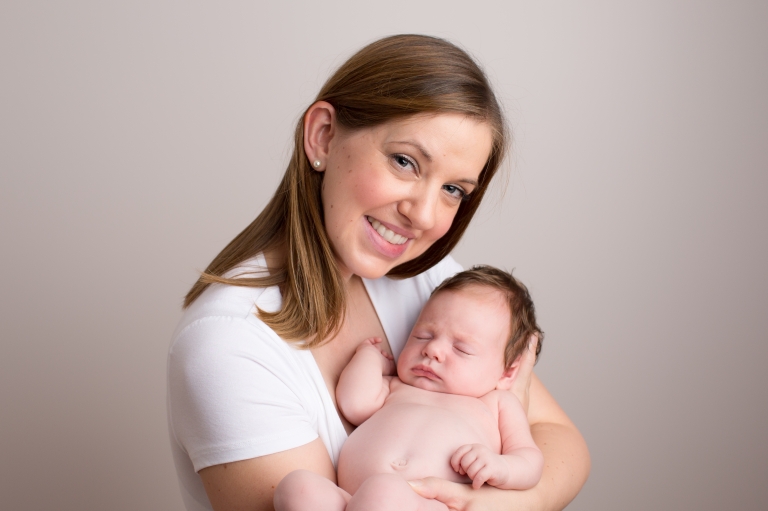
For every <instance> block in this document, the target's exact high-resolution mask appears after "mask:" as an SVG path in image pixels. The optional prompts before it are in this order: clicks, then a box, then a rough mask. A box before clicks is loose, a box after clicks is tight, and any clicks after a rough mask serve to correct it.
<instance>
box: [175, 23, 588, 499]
mask: <svg viewBox="0 0 768 511" xmlns="http://www.w3.org/2000/svg"><path fill="white" fill-rule="evenodd" d="M506 145H507V132H506V128H505V125H504V121H503V117H502V115H501V111H500V108H499V105H498V103H497V101H496V99H495V97H494V95H493V92H492V91H491V89H490V87H489V85H488V83H487V80H486V78H485V76H484V74H483V73H482V71H481V70H480V69H479V68H478V67H477V65H476V64H475V63H474V62H473V61H472V59H471V58H470V57H469V56H468V55H466V53H464V52H463V51H461V50H460V49H458V48H456V47H455V46H453V45H451V44H450V43H447V42H446V41H443V40H441V39H436V38H431V37H425V36H393V37H389V38H385V39H382V40H380V41H377V42H375V43H373V44H371V45H369V46H367V47H365V48H363V49H362V50H361V51H360V52H358V53H357V54H356V55H354V56H353V57H351V58H350V59H349V60H348V61H347V62H346V63H345V64H344V65H343V66H342V67H341V68H340V69H339V70H338V71H336V73H335V74H334V75H333V76H332V77H331V78H330V79H329V80H328V82H327V83H326V84H325V86H324V87H323V89H322V90H321V91H320V93H319V95H318V97H317V100H316V102H315V103H314V104H312V106H310V107H309V108H308V109H307V111H306V112H305V114H304V116H303V117H302V119H301V121H300V122H299V124H298V126H297V129H296V135H295V148H294V152H293V157H292V159H291V161H290V163H289V165H288V169H287V170H286V173H285V176H284V178H283V181H282V183H281V184H280V186H279V188H278V190H277V192H276V193H275V196H274V197H273V198H272V200H271V201H270V203H269V204H268V205H267V207H266V208H265V209H264V211H263V212H262V213H261V214H260V215H259V217H258V218H257V219H256V220H255V221H254V222H253V223H252V224H251V225H250V226H248V227H247V228H246V229H245V230H244V231H243V232H242V233H240V234H239V235H238V236H237V237H236V238H235V239H234V240H233V241H232V242H231V243H230V244H229V245H227V247H225V248H224V250H223V251H222V252H221V253H220V254H219V255H218V256H217V257H216V258H215V259H214V260H213V262H212V263H211V264H210V265H209V267H208V268H207V269H206V272H205V273H204V274H203V275H202V276H201V278H200V280H199V281H198V282H197V283H196V284H195V285H194V286H193V287H192V289H191V290H190V292H189V293H188V295H187V297H186V301H185V307H186V313H185V315H184V317H183V318H182V321H181V323H180V324H179V327H178V329H177V331H176V332H175V333H174V341H173V344H172V346H171V350H170V353H169V362H168V377H169V385H168V389H169V397H168V417H169V428H170V431H171V443H172V449H173V452H174V459H175V462H176V467H177V472H178V474H179V480H180V486H181V490H182V494H183V497H184V501H185V504H186V506H187V509H188V510H210V509H215V510H217V511H232V510H241V509H259V510H261V509H272V494H273V491H274V488H275V486H276V485H277V484H278V482H279V481H280V480H281V479H282V477H283V476H284V475H286V474H287V473H288V472H290V471H292V470H295V469H299V468H304V469H308V470H312V471H314V472H317V473H319V474H321V475H324V476H325V477H327V478H328V479H330V480H332V481H335V471H334V465H335V462H336V458H337V456H338V452H339V449H340V448H341V444H342V443H343V442H344V440H345V439H346V436H347V434H348V433H349V432H350V431H351V427H350V425H349V424H348V423H346V421H344V419H343V418H342V417H340V416H339V415H338V413H337V412H336V409H335V388H336V383H337V381H338V377H339V374H340V373H341V370H342V369H343V368H344V366H345V365H346V364H347V362H348V361H349V360H350V358H351V357H352V354H353V353H354V351H355V348H356V347H357V345H358V344H359V343H360V342H361V341H362V340H363V339H366V338H369V337H380V338H382V339H384V344H385V345H386V347H387V349H388V350H390V351H391V352H392V353H393V354H394V355H395V356H397V355H398V354H399V351H400V349H401V348H402V343H403V342H404V340H405V338H406V336H407V333H408V331H409V330H410V328H411V325H412V324H413V322H414V321H415V319H416V316H417V315H418V312H419V310H420V309H421V306H422V305H423V304H424V302H425V301H426V299H427V297H428V296H429V293H430V292H431V290H432V289H433V288H434V287H436V286H437V284H439V283H440V282H441V281H442V280H443V279H444V278H445V277H447V276H449V275H451V274H453V273H455V272H456V271H458V270H459V266H458V264H456V263H455V261H453V260H452V259H451V258H450V256H448V254H449V253H450V251H451V250H452V249H453V247H454V246H455V245H456V243H457V242H458V241H459V239H460V237H461V235H462V234H463V232H464V230H465V229H466V228H467V226H468V224H469V221H470V220H471V218H472V216H473V214H474V213H475V211H476V210H477V207H478V206H479V204H480V201H481V199H482V197H483V195H484V193H485V191H486V189H487V187H488V184H489V182H490V181H491V179H492V178H493V175H494V174H495V172H496V170H497V169H498V167H499V165H500V163H501V161H502V159H503V156H504V151H505V148H506ZM385 275H386V276H387V277H386V278H385ZM533 342H534V343H535V339H534V340H533ZM534 351H535V344H534V348H533V349H532V350H529V352H530V353H529V354H528V355H526V356H525V357H524V359H523V360H522V361H521V366H522V367H521V370H520V375H521V376H520V377H519V378H518V381H517V382H516V388H515V389H514V391H515V393H516V394H517V395H518V396H519V397H520V398H521V401H522V402H523V403H524V406H526V407H527V409H528V415H529V421H530V423H531V430H532V433H533V436H534V439H535V440H536V442H537V444H538V445H539V446H540V448H541V449H542V451H543V452H544V456H545V461H546V467H545V471H544V475H543V477H542V480H541V482H540V483H539V484H538V485H537V486H536V487H534V488H533V489H531V490H528V491H524V492H517V491H503V490H498V489H495V488H490V487H483V488H481V489H480V490H471V488H469V487H468V486H465V485H459V484H455V483H450V482H448V481H443V480H438V479H435V478H428V479H425V480H423V481H415V482H413V485H414V488H415V490H416V491H417V492H419V493H420V494H422V495H423V496H425V497H428V498H436V499H437V500H439V501H441V502H444V503H445V504H446V505H447V506H448V507H449V508H450V509H462V510H464V509H467V510H468V509H493V508H505V509H561V508H562V507H564V506H565V505H566V504H567V503H568V502H569V501H570V500H571V499H572V498H573V497H574V496H575V495H576V493H577V492H578V490H579V489H580V488H581V486H582V485H583V483H584V481H585V480H586V476H587V473H588V471H589V457H588V454H587V451H586V446H585V444H584V441H583V439H582V438H581V436H580V434H579V432H578V431H577V430H576V428H575V427H574V425H573V424H572V423H571V421H570V420H569V419H568V417H567V416H566V415H565V414H564V413H563V411H562V410H561V409H560V408H559V406H558V405H557V403H556V402H555V401H554V400H553V398H552V397H551V396H550V395H549V393H548V392H547V391H546V390H545V389H544V387H543V386H542V385H541V383H540V382H539V381H538V379H537V378H536V377H535V376H534V375H533V374H532V368H533V360H534V356H533V352H534Z"/></svg>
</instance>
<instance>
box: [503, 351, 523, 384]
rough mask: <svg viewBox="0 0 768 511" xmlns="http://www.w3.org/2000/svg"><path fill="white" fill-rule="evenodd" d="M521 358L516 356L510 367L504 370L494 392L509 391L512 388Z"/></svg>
mask: <svg viewBox="0 0 768 511" xmlns="http://www.w3.org/2000/svg"><path fill="white" fill-rule="evenodd" d="M522 358H523V356H522V355H520V356H518V357H517V358H516V359H515V361H514V362H512V365H511V366H509V367H507V368H506V369H504V373H502V375H501V378H499V382H498V383H497V384H496V390H509V389H511V388H512V384H513V383H514V382H515V377H516V376H517V371H518V369H520V360H521V359H522Z"/></svg>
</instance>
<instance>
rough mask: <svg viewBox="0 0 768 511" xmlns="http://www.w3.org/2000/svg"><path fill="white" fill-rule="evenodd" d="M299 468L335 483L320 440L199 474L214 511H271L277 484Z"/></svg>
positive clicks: (213, 468) (224, 465) (334, 473)
mask: <svg viewBox="0 0 768 511" xmlns="http://www.w3.org/2000/svg"><path fill="white" fill-rule="evenodd" d="M302 468H303V469H306V470H311V471H312V472H315V473H317V474H320V475H322V476H323V477H326V478H328V479H329V480H331V481H333V482H334V483H335V482H336V472H335V471H334V469H333V463H332V462H331V459H330V457H329V456H328V451H327V450H326V448H325V446H324V445H323V442H322V440H320V439H319V438H318V439H316V440H314V441H312V442H310V443H308V444H306V445H302V446H301V447H297V448H295V449H290V450H288V451H282V452H278V453H275V454H268V455H266V456H260V457H258V458H252V459H248V460H242V461H236V462H234V463H224V464H221V465H214V466H212V467H207V468H204V469H202V470H201V471H200V472H199V474H200V478H201V479H202V480H203V485H204V486H205V491H206V493H207V494H208V499H209V500H210V501H211V505H212V506H213V509H214V510H215V511H246V510H247V511H272V510H273V509H274V508H273V507H272V497H273V494H274V492H275V487H276V486H277V484H278V483H279V482H280V481H281V480H282V479H283V477H285V476H286V475H287V474H288V473H289V472H291V471H293V470H297V469H302Z"/></svg>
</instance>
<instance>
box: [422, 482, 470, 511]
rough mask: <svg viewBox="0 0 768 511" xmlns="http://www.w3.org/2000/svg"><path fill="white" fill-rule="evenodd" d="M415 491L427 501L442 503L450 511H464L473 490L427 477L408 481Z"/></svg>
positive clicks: (458, 484)
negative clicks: (432, 500) (433, 500)
mask: <svg viewBox="0 0 768 511" xmlns="http://www.w3.org/2000/svg"><path fill="white" fill-rule="evenodd" d="M408 484H410V485H411V488H413V491H415V492H416V493H418V494H419V495H421V496H422V497H424V498H425V499H435V500H437V501H439V502H442V503H443V504H445V505H446V506H448V509H449V510H450V511H464V509H466V506H467V502H469V499H470V495H471V494H470V492H471V491H472V488H471V487H470V486H468V485H466V484H460V483H454V482H452V481H446V480H445V479H440V478H437V477H425V478H424V479H416V480H413V481H408Z"/></svg>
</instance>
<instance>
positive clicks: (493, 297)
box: [427, 282, 508, 307]
mask: <svg viewBox="0 0 768 511" xmlns="http://www.w3.org/2000/svg"><path fill="white" fill-rule="evenodd" d="M443 293H453V294H454V295H456V296H458V297H460V298H464V299H466V300H483V301H486V300H487V301H489V302H491V303H492V302H494V301H497V302H498V305H501V306H504V307H508V304H507V296H506V293H504V291H502V290H501V289H499V288H497V287H495V286H492V285H489V284H481V283H477V282H470V283H467V284H464V285H462V286H458V287H451V288H446V289H439V290H437V291H435V293H433V294H432V296H431V297H430V299H429V301H430V302H431V301H433V300H434V299H435V298H437V297H439V296H440V295H442V294H443ZM427 303H429V302H427Z"/></svg>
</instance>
